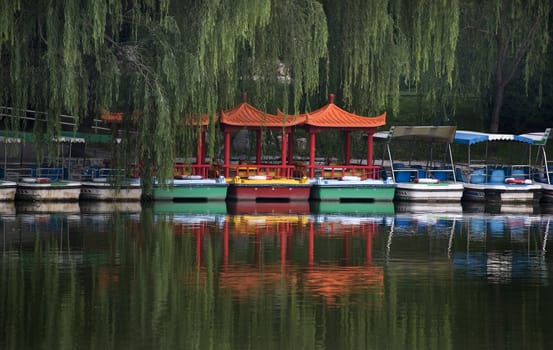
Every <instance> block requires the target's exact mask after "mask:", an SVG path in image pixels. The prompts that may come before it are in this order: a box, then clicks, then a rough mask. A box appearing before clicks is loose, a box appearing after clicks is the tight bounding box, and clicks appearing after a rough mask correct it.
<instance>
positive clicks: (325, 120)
mask: <svg viewBox="0 0 553 350" xmlns="http://www.w3.org/2000/svg"><path fill="white" fill-rule="evenodd" d="M302 116H305V125H309V126H317V127H324V128H375V127H379V126H383V125H386V112H384V113H382V114H381V115H379V116H376V117H363V116H359V115H357V114H354V113H350V112H347V111H345V110H343V109H341V108H340V107H338V106H336V105H335V104H334V95H332V94H331V95H330V98H329V103H328V104H327V105H325V106H323V107H321V108H319V109H317V110H315V111H313V112H308V113H305V114H303V115H302Z"/></svg>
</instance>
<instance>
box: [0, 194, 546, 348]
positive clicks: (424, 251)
mask: <svg viewBox="0 0 553 350" xmlns="http://www.w3.org/2000/svg"><path fill="white" fill-rule="evenodd" d="M347 204H348V205H346V206H340V205H336V204H334V205H318V206H317V208H315V209H316V210H313V209H314V208H308V210H307V211H306V210H305V208H304V207H302V206H301V205H297V206H295V205H292V206H286V207H282V208H280V207H279V206H276V205H274V204H273V205H267V203H257V204H256V203H247V205H231V206H229V207H227V205H226V204H225V203H192V204H189V203H188V204H187V203H176V204H169V203H156V204H155V205H153V206H143V207H140V208H138V207H135V206H126V205H125V204H114V205H111V204H110V205H97V206H95V205H92V204H86V205H85V206H83V205H82V204H81V205H80V206H79V207H78V209H77V210H76V211H75V210H74V208H67V209H66V210H65V211H59V212H52V211H51V210H46V209H44V208H34V207H32V206H29V207H26V208H23V209H20V208H19V207H18V208H17V209H16V211H14V212H11V213H9V212H8V213H4V214H0V219H1V220H2V223H3V225H2V226H0V228H1V229H2V237H3V239H2V252H3V254H2V259H1V266H0V270H1V271H2V273H1V274H0V284H1V285H2V286H3V287H2V288H1V289H0V301H1V303H2V314H1V316H0V326H1V329H2V330H3V331H2V332H3V333H2V337H0V347H2V348H38V347H41V348H56V349H63V348H71V349H73V348H77V347H87V348H106V349H115V348H131V347H132V348H137V349H141V348H144V349H151V348H171V349H173V348H213V347H226V348H261V347H263V348H267V349H271V348H279V349H280V348H321V349H337V348H340V349H348V348H349V349H359V348H375V349H380V348H401V349H403V348H410V349H417V348H423V349H437V348H439V349H442V348H457V347H463V348H465V347H471V348H472V347H474V348H482V349H484V348H485V349H487V348H505V347H507V348H536V349H540V348H541V349H544V348H548V347H549V346H550V345H551V344H552V342H553V336H552V335H551V333H550V332H549V331H548V328H547V327H548V324H549V323H550V322H551V321H553V316H551V315H553V305H551V303H549V296H550V295H551V292H552V290H551V284H550V278H551V277H550V276H551V274H550V269H551V266H552V264H551V257H550V255H549V254H548V251H547V244H548V240H549V232H550V224H551V218H552V217H553V216H550V215H548V214H534V213H531V214H528V213H523V214H520V213H518V214H517V213H509V214H501V213H497V214H489V213H486V212H485V211H484V212H480V211H477V212H469V213H467V212H463V211H461V212H457V210H453V209H452V210H450V211H448V212H446V213H441V214H432V213H429V212H428V211H424V210H423V209H421V208H420V207H412V206H411V207H409V208H407V207H402V208H400V209H399V210H398V208H393V206H392V208H391V210H390V207H389V206H379V205H378V204H377V205H371V204H374V203H368V204H364V205H361V204H355V205H349V204H350V203H347ZM139 206H140V205H139ZM215 345H216V346H215Z"/></svg>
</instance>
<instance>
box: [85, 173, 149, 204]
mask: <svg viewBox="0 0 553 350" xmlns="http://www.w3.org/2000/svg"><path fill="white" fill-rule="evenodd" d="M81 185H82V187H81V195H80V199H81V200H100V201H102V200H104V201H105V200H109V201H139V200H140V199H141V197H142V186H141V184H140V178H138V177H125V176H124V175H123V174H122V172H121V171H118V170H115V169H111V168H99V167H92V168H90V169H87V170H86V171H85V173H84V175H83V181H82V182H81Z"/></svg>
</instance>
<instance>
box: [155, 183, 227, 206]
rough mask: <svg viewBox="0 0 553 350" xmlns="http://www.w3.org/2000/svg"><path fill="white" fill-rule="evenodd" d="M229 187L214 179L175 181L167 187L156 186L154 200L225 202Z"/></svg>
mask: <svg viewBox="0 0 553 350" xmlns="http://www.w3.org/2000/svg"><path fill="white" fill-rule="evenodd" d="M228 187H229V185H228V184H227V183H226V182H221V181H218V180H214V179H203V180H174V182H172V183H171V184H169V185H168V186H166V187H162V186H155V187H154V191H153V198H154V200H160V201H197V200H204V201H217V200H218V201H224V200H225V199H226V197H227V190H228Z"/></svg>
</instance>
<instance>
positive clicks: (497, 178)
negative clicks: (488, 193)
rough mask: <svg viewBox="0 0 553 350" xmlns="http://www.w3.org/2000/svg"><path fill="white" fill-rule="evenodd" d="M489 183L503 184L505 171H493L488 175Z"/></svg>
mask: <svg viewBox="0 0 553 350" xmlns="http://www.w3.org/2000/svg"><path fill="white" fill-rule="evenodd" d="M490 182H491V183H504V182H505V170H503V169H495V170H494V171H492V174H491V175H490Z"/></svg>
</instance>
